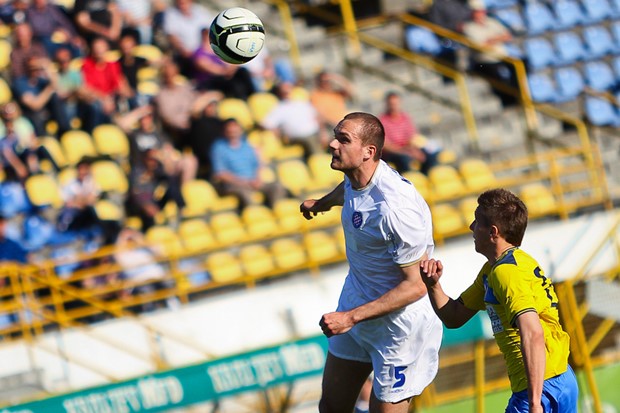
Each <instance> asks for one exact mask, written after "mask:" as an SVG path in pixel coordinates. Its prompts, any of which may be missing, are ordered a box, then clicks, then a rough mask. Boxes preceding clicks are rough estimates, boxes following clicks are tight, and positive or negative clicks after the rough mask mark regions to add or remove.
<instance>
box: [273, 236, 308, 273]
mask: <svg viewBox="0 0 620 413" xmlns="http://www.w3.org/2000/svg"><path fill="white" fill-rule="evenodd" d="M269 249H270V251H271V255H272V256H273V258H274V261H275V263H276V267H277V268H279V269H281V270H294V269H300V268H303V267H304V266H305V265H306V261H307V259H306V252H305V250H304V248H303V247H302V246H301V245H300V244H299V242H297V241H295V240H294V239H293V238H280V239H277V240H275V241H273V242H272V243H271V246H270V248H269Z"/></svg>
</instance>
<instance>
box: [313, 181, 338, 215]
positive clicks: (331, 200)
mask: <svg viewBox="0 0 620 413" xmlns="http://www.w3.org/2000/svg"><path fill="white" fill-rule="evenodd" d="M343 204H344V181H342V182H341V183H339V184H338V186H337V187H336V188H334V190H333V191H331V192H330V193H329V194H327V195H325V196H324V197H323V198H321V199H319V200H318V207H319V208H320V209H321V210H322V211H329V210H330V209H331V208H332V207H334V206H338V205H340V206H342V205H343Z"/></svg>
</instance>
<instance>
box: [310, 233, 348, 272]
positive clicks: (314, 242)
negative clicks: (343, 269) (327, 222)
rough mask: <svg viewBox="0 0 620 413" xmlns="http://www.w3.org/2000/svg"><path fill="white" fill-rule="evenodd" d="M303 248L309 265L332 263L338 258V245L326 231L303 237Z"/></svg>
mask: <svg viewBox="0 0 620 413" xmlns="http://www.w3.org/2000/svg"><path fill="white" fill-rule="evenodd" d="M304 247H305V248H306V251H307V253H308V260H309V262H310V264H315V265H317V264H324V263H328V262H333V261H334V260H335V259H336V258H338V257H339V256H340V252H339V251H338V245H337V244H336V241H335V240H334V238H333V237H332V236H331V235H329V233H327V232H326V231H312V232H310V233H308V234H306V235H305V236H304Z"/></svg>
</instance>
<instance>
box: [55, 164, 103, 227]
mask: <svg viewBox="0 0 620 413" xmlns="http://www.w3.org/2000/svg"><path fill="white" fill-rule="evenodd" d="M75 169H76V176H75V178H74V179H71V180H69V181H68V182H67V183H65V184H64V185H63V186H62V187H61V192H62V197H63V200H64V206H63V207H62V209H61V211H60V213H59V214H58V224H57V226H58V229H59V230H60V231H63V232H64V231H82V230H93V229H100V227H101V226H100V223H99V218H98V216H97V212H96V211H95V203H96V202H97V201H98V200H99V197H100V195H101V190H100V189H99V186H98V185H97V182H95V178H94V177H93V174H92V170H91V160H90V159H86V158H83V159H81V160H80V161H79V162H78V163H77V165H76V167H75Z"/></svg>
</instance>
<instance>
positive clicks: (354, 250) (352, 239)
mask: <svg viewBox="0 0 620 413" xmlns="http://www.w3.org/2000/svg"><path fill="white" fill-rule="evenodd" d="M344 194H345V195H344V206H343V209H342V226H343V228H344V233H345V239H346V246H347V258H348V261H349V275H348V276H347V284H349V285H348V287H349V288H353V289H354V290H356V291H357V292H358V294H359V296H360V299H361V300H362V301H363V302H360V303H357V305H361V304H364V303H365V302H368V301H372V300H375V299H377V298H379V297H380V296H382V295H383V294H385V293H386V292H388V291H389V290H391V289H393V288H394V287H396V286H397V285H398V284H399V283H400V282H401V281H402V272H401V269H400V267H401V266H407V265H410V264H413V263H415V262H417V261H419V260H420V259H422V257H423V256H424V254H425V253H426V254H428V256H429V258H430V255H431V253H432V252H433V247H434V244H433V225H432V221H431V213H430V210H429V208H428V205H427V204H426V201H424V199H423V198H422V196H421V195H420V193H419V192H418V191H417V190H416V189H415V187H414V186H413V184H412V183H410V182H409V181H407V180H406V179H405V178H403V177H402V176H401V175H400V174H399V173H398V172H396V171H395V170H393V169H392V168H390V167H389V166H388V165H387V164H386V163H385V162H383V161H380V163H379V165H378V167H377V170H376V171H375V173H374V175H373V177H372V179H371V181H370V183H369V184H368V185H367V186H366V187H365V188H363V189H360V190H355V189H353V188H352V187H351V182H350V181H349V179H348V178H346V177H345V191H344Z"/></svg>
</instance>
